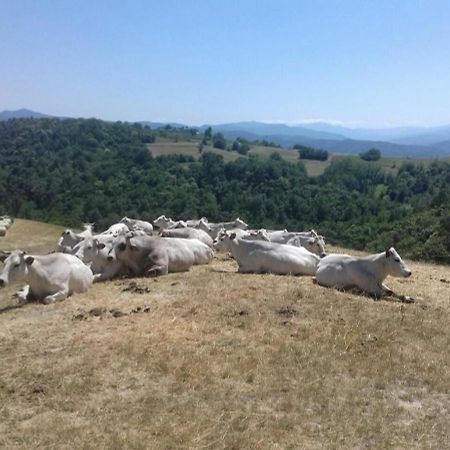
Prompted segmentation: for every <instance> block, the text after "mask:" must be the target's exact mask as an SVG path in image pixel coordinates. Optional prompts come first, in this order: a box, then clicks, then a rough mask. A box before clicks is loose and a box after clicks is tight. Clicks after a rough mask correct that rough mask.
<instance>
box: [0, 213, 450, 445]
mask: <svg viewBox="0 0 450 450" xmlns="http://www.w3.org/2000/svg"><path fill="white" fill-rule="evenodd" d="M61 231H62V227H56V226H51V225H46V224H42V223H37V222H31V221H26V220H20V219H18V220H16V221H15V223H14V225H13V227H12V228H11V229H10V231H9V233H8V235H7V236H6V237H5V238H0V248H1V249H3V250H4V249H12V248H17V247H19V248H23V249H26V250H27V251H29V252H33V251H36V252H44V251H45V250H47V251H49V250H51V249H52V248H53V245H54V243H55V242H56V240H57V238H58V237H59V235H60V233H61ZM332 250H333V251H339V250H342V249H338V248H332ZM407 263H408V265H409V266H410V268H411V269H412V271H413V275H412V277H411V278H408V279H394V278H388V280H387V284H388V285H389V286H391V287H392V288H393V289H394V290H397V291H400V292H402V293H405V294H408V295H412V296H413V297H415V298H416V303H414V304H408V305H405V304H401V303H398V302H396V301H393V300H389V299H388V300H381V301H374V300H372V299H370V298H368V297H365V296H362V295H356V294H352V293H349V292H338V291H334V290H332V289H326V288H321V287H318V286H316V285H314V284H313V283H312V281H311V278H309V277H292V276H275V275H252V274H245V275H244V274H238V273H236V268H237V266H236V264H235V262H234V261H233V260H232V259H230V258H229V257H227V256H226V255H224V254H218V255H216V257H215V259H214V261H213V263H212V264H211V265H208V266H197V267H194V268H192V270H191V271H190V272H187V273H179V274H169V275H167V276H164V277H160V278H156V279H151V278H147V279H145V278H141V279H120V280H114V281H110V282H106V283H99V284H96V285H94V286H93V287H92V288H91V289H90V290H89V291H88V292H87V293H85V294H77V295H74V296H72V297H70V298H69V299H67V300H66V301H63V302H60V303H56V304H53V305H49V306H44V305H42V304H38V303H29V304H26V305H23V306H19V305H17V304H16V302H15V300H14V299H13V298H12V297H11V294H12V293H13V289H12V288H10V287H8V288H6V289H3V290H1V291H0V359H1V361H2V364H1V368H0V404H1V405H2V406H1V408H0V447H2V448H8V449H29V448H36V449H37V448H58V449H71V448H85V449H98V448H111V449H122V448H133V449H147V448H152V449H167V448H177V449H199V448H215V449H216V448H217V449H230V448H236V449H238V448H248V449H251V448H254V449H274V448H275V449H281V448H283V449H289V448H291V449H297V448H305V449H319V448H324V449H325V448H327V449H328V448H372V449H384V448H396V449H411V448H428V449H443V448H446V447H447V446H448V442H449V426H448V424H449V423H450V381H449V379H448V373H449V371H450V354H449V352H448V348H449V344H450V329H449V327H448V323H449V320H450V305H449V298H450V270H449V267H448V266H439V265H434V264H425V263H417V262H413V261H407Z"/></svg>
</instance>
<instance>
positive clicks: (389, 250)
mask: <svg viewBox="0 0 450 450" xmlns="http://www.w3.org/2000/svg"><path fill="white" fill-rule="evenodd" d="M391 255H392V252H391V249H390V248H389V249H387V250H386V258H389V256H391Z"/></svg>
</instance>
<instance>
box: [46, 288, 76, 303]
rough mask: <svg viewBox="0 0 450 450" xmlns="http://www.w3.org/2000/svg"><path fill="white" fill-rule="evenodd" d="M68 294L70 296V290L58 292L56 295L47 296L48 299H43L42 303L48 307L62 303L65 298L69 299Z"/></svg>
mask: <svg viewBox="0 0 450 450" xmlns="http://www.w3.org/2000/svg"><path fill="white" fill-rule="evenodd" d="M68 294H69V290H68V289H64V290H63V291H59V292H56V293H55V294H52V295H47V297H44V298H43V300H42V303H43V304H44V305H48V304H50V303H55V302H60V301H62V300H64V299H65V298H67V296H68Z"/></svg>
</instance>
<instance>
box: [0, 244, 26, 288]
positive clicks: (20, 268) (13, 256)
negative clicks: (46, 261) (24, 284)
mask: <svg viewBox="0 0 450 450" xmlns="http://www.w3.org/2000/svg"><path fill="white" fill-rule="evenodd" d="M0 261H3V262H4V263H5V267H4V268H3V271H2V273H1V274H0V287H3V286H8V285H9V284H13V283H16V282H20V281H22V280H23V279H24V278H25V277H26V275H27V271H28V267H29V266H31V264H33V262H34V258H33V257H32V256H29V255H27V254H26V253H25V252H23V251H21V250H14V251H12V252H11V253H4V254H3V255H2V256H1V257H0Z"/></svg>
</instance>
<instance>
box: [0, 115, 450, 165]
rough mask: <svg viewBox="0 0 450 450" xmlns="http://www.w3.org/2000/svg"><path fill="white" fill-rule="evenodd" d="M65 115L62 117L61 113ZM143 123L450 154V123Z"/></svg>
mask: <svg viewBox="0 0 450 450" xmlns="http://www.w3.org/2000/svg"><path fill="white" fill-rule="evenodd" d="M30 117H32V118H51V117H54V118H56V117H55V116H50V115H47V114H43V113H40V112H35V111H31V110H28V109H25V108H22V109H19V110H16V111H1V112H0V121H2V120H8V119H12V118H30ZM58 118H60V119H61V118H62V117H58ZM138 124H139V125H141V126H143V127H150V128H152V129H153V130H156V129H163V128H166V127H171V128H178V129H189V128H191V129H194V128H195V129H198V130H200V131H202V132H204V131H205V130H206V129H207V128H208V127H212V128H213V130H214V132H222V133H223V134H224V135H225V137H226V138H228V139H233V140H234V139H236V138H239V137H240V138H245V139H248V140H252V141H253V140H260V141H261V140H267V141H271V142H274V143H275V144H278V145H280V146H282V147H286V148H289V147H293V146H294V145H296V144H301V145H306V146H310V147H314V148H322V149H324V150H327V151H329V152H334V153H346V154H358V153H361V152H365V151H367V150H370V149H371V148H374V147H375V148H378V149H379V150H380V151H381V152H382V153H383V154H384V155H386V156H390V157H409V158H435V157H450V142H449V138H450V126H449V125H444V126H436V127H423V126H422V127H420V126H404V127H386V128H361V127H345V126H342V125H336V124H331V123H322V122H311V123H307V124H301V125H287V124H283V123H266V122H256V121H247V122H233V123H222V124H214V125H201V126H194V127H189V126H187V125H185V124H182V123H178V122H155V121H148V120H144V121H140V122H138Z"/></svg>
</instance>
